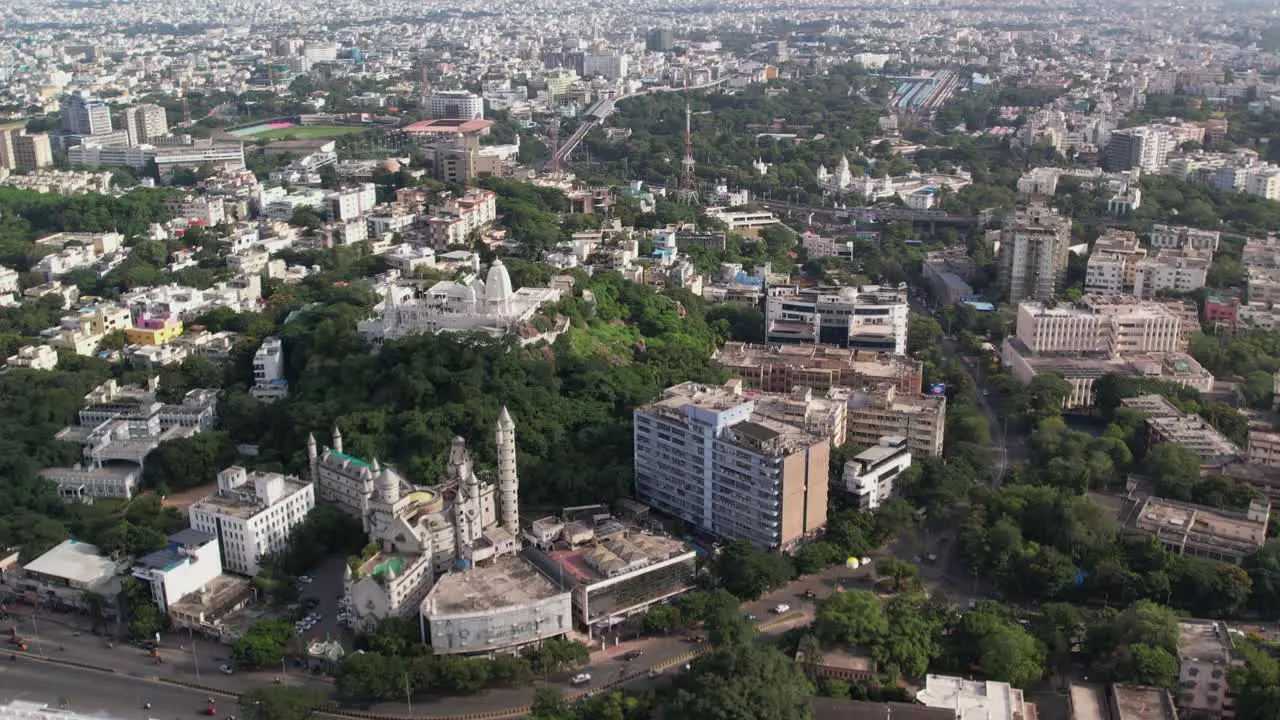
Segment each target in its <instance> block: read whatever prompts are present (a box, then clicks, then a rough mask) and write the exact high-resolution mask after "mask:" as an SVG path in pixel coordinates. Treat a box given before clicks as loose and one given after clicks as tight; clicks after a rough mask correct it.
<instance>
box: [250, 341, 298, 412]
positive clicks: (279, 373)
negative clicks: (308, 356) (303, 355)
mask: <svg viewBox="0 0 1280 720" xmlns="http://www.w3.org/2000/svg"><path fill="white" fill-rule="evenodd" d="M249 394H250V395H252V396H254V397H255V398H257V399H258V400H260V401H262V402H268V403H270V402H275V401H276V400H280V399H282V398H286V397H288V396H289V381H288V380H287V379H285V376H284V343H283V342H281V340H280V338H278V337H274V336H273V337H269V338H265V339H264V340H263V341H262V345H260V346H258V349H257V350H256V351H255V352H254V353H253V387H250V388H249Z"/></svg>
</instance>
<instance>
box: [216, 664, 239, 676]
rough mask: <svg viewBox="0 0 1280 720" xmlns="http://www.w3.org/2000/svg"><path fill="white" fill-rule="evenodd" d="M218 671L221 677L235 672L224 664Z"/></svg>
mask: <svg viewBox="0 0 1280 720" xmlns="http://www.w3.org/2000/svg"><path fill="white" fill-rule="evenodd" d="M218 671H219V672H221V673H222V674H223V675H230V674H232V673H234V672H235V670H233V669H232V668H231V666H230V665H226V664H223V665H219V666H218Z"/></svg>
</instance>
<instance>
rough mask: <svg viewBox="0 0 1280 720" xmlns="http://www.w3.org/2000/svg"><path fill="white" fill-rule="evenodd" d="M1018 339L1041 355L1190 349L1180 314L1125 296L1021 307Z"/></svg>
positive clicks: (1121, 353) (1117, 353)
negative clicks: (1071, 303)
mask: <svg viewBox="0 0 1280 720" xmlns="http://www.w3.org/2000/svg"><path fill="white" fill-rule="evenodd" d="M1017 340H1018V341H1020V342H1021V344H1022V345H1023V346H1025V348H1026V349H1027V350H1029V351H1030V352H1033V353H1037V354H1055V353H1058V354H1095V353H1097V354H1106V355H1113V356H1117V355H1125V354H1135V353H1150V352H1181V351H1184V350H1186V347H1187V346H1186V341H1185V338H1184V336H1183V334H1182V318H1181V317H1180V316H1179V315H1177V314H1175V313H1173V312H1172V311H1171V310H1170V309H1169V308H1168V307H1167V306H1165V305H1162V304H1159V303H1151V302H1139V301H1136V300H1134V299H1133V298H1126V297H1125V296H1088V297H1087V298H1086V299H1085V300H1084V301H1082V303H1081V304H1080V305H1078V306H1059V307H1049V306H1046V305H1045V304H1043V303H1038V302H1024V303H1020V304H1019V305H1018V325H1017Z"/></svg>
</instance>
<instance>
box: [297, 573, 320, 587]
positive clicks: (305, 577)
mask: <svg viewBox="0 0 1280 720" xmlns="http://www.w3.org/2000/svg"><path fill="white" fill-rule="evenodd" d="M315 580H316V579H315V578H313V577H311V576H310V575H303V576H302V577H300V578H298V582H300V583H302V584H303V585H310V584H311V583H313V582H315Z"/></svg>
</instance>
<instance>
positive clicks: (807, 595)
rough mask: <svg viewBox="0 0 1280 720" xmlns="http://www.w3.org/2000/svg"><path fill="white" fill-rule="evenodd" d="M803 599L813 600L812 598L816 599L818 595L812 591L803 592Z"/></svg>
mask: <svg viewBox="0 0 1280 720" xmlns="http://www.w3.org/2000/svg"><path fill="white" fill-rule="evenodd" d="M804 597H805V598H807V599H809V600H813V599H814V598H816V597H818V593H816V592H814V591H813V590H805V591H804Z"/></svg>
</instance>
